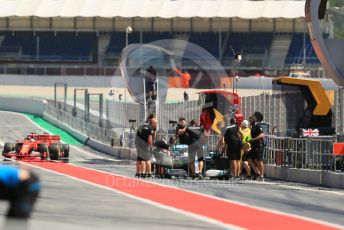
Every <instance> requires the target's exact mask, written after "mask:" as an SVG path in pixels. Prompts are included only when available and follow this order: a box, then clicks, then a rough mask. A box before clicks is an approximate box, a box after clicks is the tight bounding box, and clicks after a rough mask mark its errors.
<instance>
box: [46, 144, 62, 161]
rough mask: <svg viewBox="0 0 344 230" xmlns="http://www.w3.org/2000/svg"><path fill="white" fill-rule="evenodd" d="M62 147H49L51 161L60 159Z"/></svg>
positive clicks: (54, 145) (57, 145)
mask: <svg viewBox="0 0 344 230" xmlns="http://www.w3.org/2000/svg"><path fill="white" fill-rule="evenodd" d="M60 152H61V146H60V145H59V144H51V145H50V146H49V157H50V160H59V159H60Z"/></svg>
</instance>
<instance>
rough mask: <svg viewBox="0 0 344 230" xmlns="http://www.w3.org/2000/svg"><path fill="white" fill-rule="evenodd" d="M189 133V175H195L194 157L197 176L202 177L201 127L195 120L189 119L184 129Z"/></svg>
mask: <svg viewBox="0 0 344 230" xmlns="http://www.w3.org/2000/svg"><path fill="white" fill-rule="evenodd" d="M186 131H187V133H188V134H189V163H190V169H191V176H192V177H194V176H195V157H197V160H198V170H199V174H198V178H199V179H203V173H204V172H203V168H204V154H203V145H202V134H203V129H202V128H201V127H200V126H198V125H197V122H196V121H195V120H191V121H190V123H189V126H188V127H187V129H186Z"/></svg>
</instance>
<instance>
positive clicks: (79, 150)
mask: <svg viewBox="0 0 344 230" xmlns="http://www.w3.org/2000/svg"><path fill="white" fill-rule="evenodd" d="M1 112H5V113H12V114H16V115H19V116H22V117H24V118H25V119H27V120H28V121H29V122H30V123H31V124H33V125H34V126H36V127H38V128H40V129H41V130H43V131H44V132H47V133H49V134H52V133H51V132H49V131H48V130H46V129H44V128H43V127H41V126H39V125H37V124H36V123H35V122H33V121H32V120H31V119H30V118H28V117H27V116H25V115H23V114H20V113H15V112H10V111H1ZM61 142H62V143H65V142H63V141H61ZM70 148H72V149H75V150H77V151H78V152H81V153H84V154H86V155H88V156H91V157H95V158H97V159H101V160H108V161H114V162H118V161H121V160H117V159H113V158H110V157H105V156H99V155H97V154H94V153H90V152H88V151H85V150H82V149H80V148H78V147H76V146H73V145H70Z"/></svg>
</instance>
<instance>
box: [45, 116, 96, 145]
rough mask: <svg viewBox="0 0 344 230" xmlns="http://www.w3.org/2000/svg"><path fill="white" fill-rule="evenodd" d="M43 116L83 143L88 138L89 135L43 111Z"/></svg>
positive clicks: (85, 142)
mask: <svg viewBox="0 0 344 230" xmlns="http://www.w3.org/2000/svg"><path fill="white" fill-rule="evenodd" d="M43 118H44V119H45V120H46V121H48V122H50V123H51V124H53V125H55V126H57V127H59V128H60V129H62V130H64V131H66V132H67V133H69V134H70V135H72V136H73V137H74V138H75V139H77V140H78V141H80V142H81V143H83V144H87V141H88V140H89V137H88V136H87V135H85V134H83V133H81V132H79V131H77V130H75V129H73V128H72V127H70V126H68V125H66V124H64V123H62V122H60V121H59V120H57V119H55V118H53V117H52V116H49V115H48V114H46V113H44V114H43Z"/></svg>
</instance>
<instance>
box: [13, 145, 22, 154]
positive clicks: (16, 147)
mask: <svg viewBox="0 0 344 230" xmlns="http://www.w3.org/2000/svg"><path fill="white" fill-rule="evenodd" d="M22 146H23V143H16V146H15V147H14V150H15V151H16V152H17V153H19V152H20V149H21V148H22Z"/></svg>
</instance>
